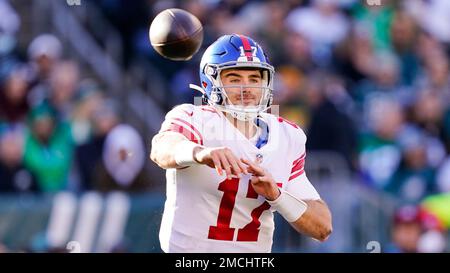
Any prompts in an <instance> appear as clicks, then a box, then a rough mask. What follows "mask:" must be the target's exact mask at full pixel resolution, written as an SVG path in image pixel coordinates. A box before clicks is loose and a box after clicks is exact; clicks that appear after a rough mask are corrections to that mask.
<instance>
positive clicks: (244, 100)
mask: <svg viewBox="0 0 450 273" xmlns="http://www.w3.org/2000/svg"><path fill="white" fill-rule="evenodd" d="M220 76H221V80H222V84H223V85H224V86H225V92H226V93H227V97H228V100H229V102H231V103H232V104H233V105H242V106H257V105H259V102H260V100H261V97H262V88H261V86H262V76H261V71H260V70H256V69H248V70H247V69H246V70H244V69H226V70H223V71H222V72H221V73H220Z"/></svg>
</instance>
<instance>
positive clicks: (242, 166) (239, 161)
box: [236, 160, 248, 174]
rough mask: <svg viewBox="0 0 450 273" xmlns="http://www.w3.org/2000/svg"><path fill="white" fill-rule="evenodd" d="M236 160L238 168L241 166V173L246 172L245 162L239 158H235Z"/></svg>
mask: <svg viewBox="0 0 450 273" xmlns="http://www.w3.org/2000/svg"><path fill="white" fill-rule="evenodd" d="M236 162H237V164H238V165H239V168H241V170H242V173H244V174H248V172H247V166H245V164H244V163H242V161H241V160H236Z"/></svg>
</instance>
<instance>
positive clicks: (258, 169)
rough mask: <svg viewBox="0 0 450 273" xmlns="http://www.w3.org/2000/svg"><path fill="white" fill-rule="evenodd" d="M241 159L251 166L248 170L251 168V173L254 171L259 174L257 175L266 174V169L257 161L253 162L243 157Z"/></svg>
mask: <svg viewBox="0 0 450 273" xmlns="http://www.w3.org/2000/svg"><path fill="white" fill-rule="evenodd" d="M241 161H242V162H243V163H244V164H246V165H248V166H249V168H248V170H249V171H250V172H251V173H253V174H254V175H257V176H263V175H264V174H265V172H264V169H263V168H261V167H260V166H258V165H256V163H253V162H251V161H250V160H247V159H245V158H241Z"/></svg>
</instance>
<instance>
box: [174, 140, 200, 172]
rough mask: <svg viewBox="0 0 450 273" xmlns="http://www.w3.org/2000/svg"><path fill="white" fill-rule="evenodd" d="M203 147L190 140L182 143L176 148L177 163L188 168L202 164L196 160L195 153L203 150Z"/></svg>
mask: <svg viewBox="0 0 450 273" xmlns="http://www.w3.org/2000/svg"><path fill="white" fill-rule="evenodd" d="M201 148H202V146H201V145H199V144H197V143H194V142H192V141H189V140H185V141H180V142H179V143H177V144H176V145H175V147H174V149H175V163H177V165H178V166H180V167H188V166H192V165H197V164H200V163H199V162H198V161H197V160H196V159H195V152H196V151H198V150H199V149H201Z"/></svg>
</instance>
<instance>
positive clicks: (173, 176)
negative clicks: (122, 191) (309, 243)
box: [150, 34, 332, 252]
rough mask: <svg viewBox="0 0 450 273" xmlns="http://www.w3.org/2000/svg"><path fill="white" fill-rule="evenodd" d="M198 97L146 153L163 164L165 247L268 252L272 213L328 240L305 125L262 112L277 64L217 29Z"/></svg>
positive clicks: (169, 118)
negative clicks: (311, 176) (310, 172)
mask: <svg viewBox="0 0 450 273" xmlns="http://www.w3.org/2000/svg"><path fill="white" fill-rule="evenodd" d="M200 81H201V87H198V86H196V87H195V88H196V89H198V90H199V91H201V92H202V93H203V98H204V102H205V103H204V105H192V104H182V105H179V106H176V107H175V108H174V109H172V110H171V111H170V112H169V113H167V115H166V117H165V121H164V122H163V124H162V126H161V130H160V132H159V133H158V134H157V135H156V136H155V137H154V138H153V140H152V150H151V154H150V158H151V159H152V160H153V161H154V162H156V163H157V164H158V165H159V166H160V167H161V168H164V169H166V179H167V199H166V202H165V206H164V215H163V218H162V223H161V228H160V234H159V237H160V243H161V248H162V250H163V251H165V252H270V251H271V247H272V241H273V232H274V220H273V213H274V212H275V211H277V212H278V213H280V214H281V215H282V216H283V217H284V218H285V219H286V220H287V221H288V222H289V223H290V224H291V225H292V226H293V227H294V228H295V229H296V230H297V231H298V232H300V233H303V234H305V235H307V236H310V237H312V238H315V239H317V240H319V241H325V240H326V239H327V238H328V237H329V235H330V233H331V231H332V224H331V213H330V211H329V209H328V207H327V205H326V204H325V202H324V201H323V200H322V199H321V198H320V196H319V194H318V193H317V191H316V190H315V188H314V187H313V186H312V185H311V183H310V182H309V180H308V178H307V176H306V173H305V170H304V165H305V157H306V152H305V142H306V136H305V134H304V132H303V130H302V129H301V128H300V127H299V126H297V125H296V124H293V123H291V122H289V121H287V120H285V119H283V118H281V117H278V116H275V115H273V114H269V113H267V110H268V109H269V108H270V107H271V104H272V92H273V81H274V68H273V67H272V66H271V65H270V64H269V62H268V59H267V56H266V55H265V53H264V52H263V50H262V48H261V47H260V46H259V45H258V44H257V43H256V42H255V41H253V40H252V39H251V38H249V37H246V36H243V35H237V34H233V35H225V36H222V37H220V38H219V39H218V40H217V41H215V42H214V43H213V44H212V45H210V46H209V47H208V49H207V50H206V51H205V53H204V55H203V57H202V60H201V63H200Z"/></svg>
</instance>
